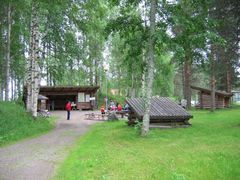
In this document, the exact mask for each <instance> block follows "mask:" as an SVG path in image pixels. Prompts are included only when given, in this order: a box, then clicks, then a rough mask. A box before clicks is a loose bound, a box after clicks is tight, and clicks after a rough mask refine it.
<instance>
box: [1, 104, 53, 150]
mask: <svg viewBox="0 0 240 180" xmlns="http://www.w3.org/2000/svg"><path fill="white" fill-rule="evenodd" d="M54 124H55V123H54V119H53V118H48V119H45V118H38V119H35V120H34V119H33V118H32V117H31V116H30V115H29V114H28V113H26V112H25V109H24V108H23V107H22V106H20V105H19V104H17V103H14V102H0V146H3V145H6V144H10V143H13V142H16V141H18V140H20V139H24V138H27V137H33V136H37V135H40V134H42V133H45V132H48V131H49V130H51V129H52V128H53V127H54Z"/></svg>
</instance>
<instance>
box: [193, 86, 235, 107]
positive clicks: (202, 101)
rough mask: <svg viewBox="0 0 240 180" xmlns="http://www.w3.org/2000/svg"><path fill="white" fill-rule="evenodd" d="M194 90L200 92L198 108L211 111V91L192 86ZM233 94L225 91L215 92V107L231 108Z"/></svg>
mask: <svg viewBox="0 0 240 180" xmlns="http://www.w3.org/2000/svg"><path fill="white" fill-rule="evenodd" d="M191 88H192V89H194V90H197V91H198V104H197V105H196V108H200V109H209V108H211V90H210V89H206V88H201V87H197V86H191ZM232 96H233V93H227V92H225V91H219V90H216V91H215V107H216V108H228V107H229V106H230V100H231V97H232Z"/></svg>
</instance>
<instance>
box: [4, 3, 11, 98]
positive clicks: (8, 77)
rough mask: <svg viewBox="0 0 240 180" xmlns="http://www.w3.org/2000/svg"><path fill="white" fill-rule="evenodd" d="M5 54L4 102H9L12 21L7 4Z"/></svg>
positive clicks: (9, 7) (9, 6)
mask: <svg viewBox="0 0 240 180" xmlns="http://www.w3.org/2000/svg"><path fill="white" fill-rule="evenodd" d="M7 25H8V28H7V48H6V50H7V53H6V69H5V70H6V73H5V101H8V100H9V83H10V49H11V48H10V47H11V28H12V20H11V3H10V2H9V3H8V10H7Z"/></svg>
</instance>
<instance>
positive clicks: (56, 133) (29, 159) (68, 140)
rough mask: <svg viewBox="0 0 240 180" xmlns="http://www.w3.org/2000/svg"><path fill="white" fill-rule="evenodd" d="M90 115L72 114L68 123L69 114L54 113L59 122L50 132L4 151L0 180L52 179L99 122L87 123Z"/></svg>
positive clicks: (0, 149) (0, 163)
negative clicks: (71, 150) (75, 147)
mask: <svg viewBox="0 0 240 180" xmlns="http://www.w3.org/2000/svg"><path fill="white" fill-rule="evenodd" d="M86 113H88V112H87V111H84V112H81V111H72V112H71V120H70V121H67V120H66V112H64V111H55V112H53V113H52V114H53V115H54V116H57V117H58V118H59V120H58V122H57V125H56V128H55V129H54V130H52V131H51V132H50V133H48V134H45V135H42V136H40V137H37V138H33V139H28V140H24V141H21V142H19V143H16V144H13V145H10V146H6V147H3V148H0V179H1V180H15V179H17V180H23V179H24V180H45V179H50V178H51V177H52V176H53V175H54V173H55V170H56V167H57V166H58V164H59V163H60V162H62V161H63V160H64V158H65V157H66V156H67V155H68V153H69V150H70V148H71V146H72V145H73V144H74V142H75V141H76V140H77V139H78V137H80V136H81V135H83V134H84V133H86V131H87V130H88V129H89V127H90V126H91V125H92V124H94V123H96V121H87V120H84V114H86ZM91 113H92V111H91Z"/></svg>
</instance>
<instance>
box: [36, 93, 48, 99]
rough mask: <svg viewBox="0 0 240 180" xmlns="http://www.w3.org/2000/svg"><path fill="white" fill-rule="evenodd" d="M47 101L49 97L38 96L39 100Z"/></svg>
mask: <svg viewBox="0 0 240 180" xmlns="http://www.w3.org/2000/svg"><path fill="white" fill-rule="evenodd" d="M47 99H48V97H46V96H43V95H41V94H39V95H38V100H47Z"/></svg>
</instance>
